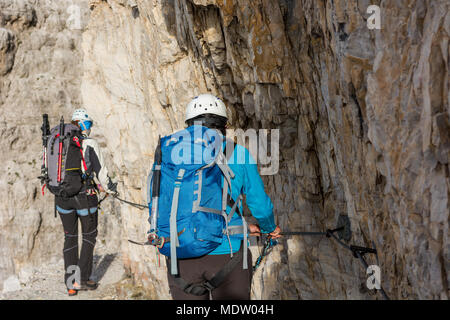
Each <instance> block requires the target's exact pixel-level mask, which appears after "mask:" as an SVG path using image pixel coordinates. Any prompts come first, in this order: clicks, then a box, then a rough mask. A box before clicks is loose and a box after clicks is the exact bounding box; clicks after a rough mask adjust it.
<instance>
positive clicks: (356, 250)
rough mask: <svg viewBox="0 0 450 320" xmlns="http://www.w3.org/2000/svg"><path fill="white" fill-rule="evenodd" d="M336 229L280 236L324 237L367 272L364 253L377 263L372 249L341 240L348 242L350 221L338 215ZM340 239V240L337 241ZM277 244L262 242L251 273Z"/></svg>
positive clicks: (374, 251)
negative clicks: (330, 239) (350, 253)
mask: <svg viewBox="0 0 450 320" xmlns="http://www.w3.org/2000/svg"><path fill="white" fill-rule="evenodd" d="M338 226H339V227H338V228H336V229H333V230H330V229H328V230H327V231H326V232H303V231H298V232H281V233H280V235H282V236H293V235H299V236H326V237H327V238H332V239H334V240H335V241H336V242H337V243H338V244H339V245H341V246H342V247H344V248H345V249H347V250H349V251H351V252H352V254H353V256H354V257H355V258H358V259H359V261H361V263H362V264H363V266H364V268H365V269H366V270H367V269H368V267H369V265H368V264H367V261H366V260H365V259H364V255H365V254H366V253H371V254H375V255H376V258H377V261H378V255H377V250H376V249H374V248H366V247H361V246H355V245H347V244H345V243H344V242H342V240H345V241H349V240H350V237H351V229H350V220H349V219H348V217H347V216H345V215H340V216H339V220H338ZM335 233H338V236H336V235H335ZM339 238H341V239H342V240H341V239H339ZM276 244H277V241H276V240H273V239H272V238H270V237H269V236H267V238H266V240H265V242H264V248H263V250H262V252H261V254H260V256H259V257H258V259H256V263H255V266H254V267H253V271H255V270H256V269H257V268H258V267H259V266H260V264H261V261H262V260H263V259H264V257H266V256H267V255H268V254H269V253H270V252H271V251H272V248H273V247H274V246H275V245H276ZM378 290H379V291H380V292H381V294H382V296H383V297H384V299H386V300H390V299H389V297H388V295H387V294H386V292H385V291H384V289H383V287H381V285H380V289H378Z"/></svg>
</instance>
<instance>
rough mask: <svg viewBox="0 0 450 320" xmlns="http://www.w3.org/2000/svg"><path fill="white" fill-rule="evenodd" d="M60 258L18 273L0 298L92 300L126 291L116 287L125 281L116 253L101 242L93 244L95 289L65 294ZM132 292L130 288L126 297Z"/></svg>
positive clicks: (124, 294)
mask: <svg viewBox="0 0 450 320" xmlns="http://www.w3.org/2000/svg"><path fill="white" fill-rule="evenodd" d="M63 277H64V261H63V259H62V257H61V260H59V261H57V262H49V263H46V264H43V265H40V266H39V267H36V268H34V269H33V270H30V271H28V274H24V275H22V277H21V279H20V280H19V279H18V278H15V279H14V278H11V279H10V280H9V281H8V282H7V284H8V285H6V286H5V287H4V289H3V293H2V294H1V295H0V299H8V300H66V299H67V300H93V299H103V300H111V299H119V298H121V297H122V298H124V297H125V296H126V295H127V293H125V292H124V290H120V288H121V287H124V286H126V285H127V284H128V282H129V278H128V277H127V275H126V273H125V270H124V268H123V263H122V259H121V256H120V254H118V253H117V252H111V251H109V250H108V248H107V247H106V246H105V245H104V244H101V243H100V244H99V245H97V246H96V251H95V256H94V272H93V278H94V279H95V280H97V281H99V287H98V288H97V290H95V291H80V292H79V293H78V295H77V296H75V297H69V296H68V295H67V291H66V287H65V284H64V282H63ZM132 295H133V292H131V291H130V297H131V296H132Z"/></svg>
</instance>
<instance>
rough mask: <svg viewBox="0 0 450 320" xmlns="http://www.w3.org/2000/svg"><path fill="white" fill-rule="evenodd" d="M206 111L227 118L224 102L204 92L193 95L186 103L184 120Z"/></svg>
mask: <svg viewBox="0 0 450 320" xmlns="http://www.w3.org/2000/svg"><path fill="white" fill-rule="evenodd" d="M207 113H210V114H215V115H218V116H221V117H224V118H227V119H228V117H227V107H226V106H225V103H223V101H222V100H220V99H219V98H217V97H216V96H213V95H212V94H209V93H206V94H201V95H199V96H197V97H195V98H194V99H192V100H191V102H189V103H188V105H187V108H186V120H185V121H188V120H190V119H194V118H195V117H198V116H200V115H202V114H207Z"/></svg>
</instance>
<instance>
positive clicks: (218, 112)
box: [168, 94, 281, 300]
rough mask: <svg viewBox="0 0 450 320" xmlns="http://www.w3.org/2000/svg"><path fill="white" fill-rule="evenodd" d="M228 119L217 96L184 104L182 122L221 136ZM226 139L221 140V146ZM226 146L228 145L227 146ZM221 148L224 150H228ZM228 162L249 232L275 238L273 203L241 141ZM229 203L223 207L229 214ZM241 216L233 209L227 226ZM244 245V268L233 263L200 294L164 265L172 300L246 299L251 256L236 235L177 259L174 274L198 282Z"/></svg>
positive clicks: (277, 229) (277, 230) (234, 192)
mask: <svg viewBox="0 0 450 320" xmlns="http://www.w3.org/2000/svg"><path fill="white" fill-rule="evenodd" d="M227 121H228V117H227V113H226V106H225V104H224V103H223V102H222V100H220V99H219V98H217V97H215V96H213V95H210V94H202V95H199V96H198V97H195V98H194V99H193V100H192V101H191V102H190V103H189V104H188V106H187V111H186V124H187V125H188V126H192V125H194V124H195V125H199V124H200V125H202V126H204V127H208V128H211V129H217V130H219V131H220V132H221V133H222V134H223V135H224V136H225V128H226V124H227ZM225 145H227V143H224V146H225ZM227 147H228V146H227ZM228 152H229V151H225V152H224V153H228ZM227 163H228V166H229V167H230V169H231V170H232V171H233V173H234V178H233V179H231V191H232V192H231V198H232V199H233V200H234V201H238V199H239V198H238V197H239V196H240V195H241V194H243V195H245V196H246V204H247V206H248V208H249V209H250V212H251V214H252V215H253V217H255V218H256V220H257V221H258V224H257V225H256V224H249V225H248V230H249V232H250V235H259V234H261V233H267V234H269V237H271V238H272V239H276V238H279V237H280V233H281V229H280V227H278V226H277V225H276V224H275V219H274V215H273V205H272V202H271V200H270V198H269V197H268V195H267V194H266V192H265V191H264V184H263V181H262V179H261V177H260V175H259V172H258V168H257V164H256V162H255V160H254V159H253V158H252V156H251V155H250V152H249V151H248V150H247V149H246V148H245V147H243V146H241V145H236V146H235V148H234V150H233V152H232V154H231V157H230V158H229V159H228V161H227ZM238 206H239V209H240V212H243V211H242V209H243V208H242V201H239V204H238ZM230 211H231V207H230V206H228V207H227V213H228V214H229V213H230ZM242 224H243V222H242V218H241V217H240V216H239V214H238V213H237V212H234V214H233V216H232V218H231V220H230V222H229V226H230V227H231V226H241V225H242ZM244 247H245V249H247V254H246V255H245V254H243V256H244V257H247V264H248V266H249V267H248V268H247V269H244V268H243V266H242V264H239V265H238V266H237V267H235V268H234V269H233V270H232V271H231V272H230V273H229V274H228V275H227V276H226V279H225V280H224V281H222V283H221V285H220V286H219V287H218V288H214V290H212V291H210V292H209V293H206V294H204V295H202V296H198V295H192V294H188V293H186V292H185V290H183V289H182V288H180V285H179V283H177V280H176V277H175V276H173V275H172V274H171V272H170V270H169V269H170V268H168V282H169V287H170V292H171V294H172V297H173V299H175V300H208V299H213V300H229V299H234V300H249V299H250V288H251V280H252V271H253V270H252V267H251V266H252V256H251V253H250V250H249V249H248V248H247V245H243V241H242V239H240V238H236V237H230V238H227V237H224V239H223V241H222V244H220V245H219V246H218V247H217V248H216V249H214V250H213V251H212V252H210V253H209V254H208V255H205V256H202V257H199V258H190V259H179V260H178V272H179V274H178V276H177V277H178V278H182V279H184V281H185V282H186V283H201V282H202V281H205V279H211V278H213V277H214V275H215V274H217V273H218V272H220V271H221V269H222V268H223V267H224V265H226V264H227V262H228V261H230V253H231V252H232V253H233V254H237V253H238V252H239V251H241V250H244Z"/></svg>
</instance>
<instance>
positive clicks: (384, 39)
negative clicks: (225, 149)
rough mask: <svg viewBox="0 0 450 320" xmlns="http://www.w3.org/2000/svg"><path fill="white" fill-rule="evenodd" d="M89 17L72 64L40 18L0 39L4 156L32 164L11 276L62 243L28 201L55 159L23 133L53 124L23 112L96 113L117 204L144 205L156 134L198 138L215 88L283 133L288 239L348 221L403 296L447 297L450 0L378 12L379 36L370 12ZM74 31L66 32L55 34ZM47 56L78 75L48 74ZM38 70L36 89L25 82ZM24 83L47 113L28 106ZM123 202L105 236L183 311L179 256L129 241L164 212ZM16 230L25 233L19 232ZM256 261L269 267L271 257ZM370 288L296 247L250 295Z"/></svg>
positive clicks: (172, 10) (233, 111)
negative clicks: (198, 124)
mask: <svg viewBox="0 0 450 320" xmlns="http://www.w3.org/2000/svg"><path fill="white" fill-rule="evenodd" d="M1 3H2V2H0V4H1ZM79 4H80V6H81V7H82V8H89V9H90V13H87V14H86V15H88V14H89V15H90V18H89V19H88V18H86V20H85V21H86V23H87V24H86V25H84V26H83V28H82V30H80V31H79V33H76V32H75V33H74V32H72V33H70V34H67V35H65V36H62V35H61V37H60V38H58V39H64V41H65V42H64V43H67V41H68V40H67V39H69V38H70V39H73V40H72V42H70V41H69V43H72V45H71V46H69V48H71V49H70V50H69V49H66V51H63V52H60V54H56V53H57V52H58V50H57V48H58V47H57V46H56V44H57V43H58V42H57V41H50V40H47V41H43V42H40V41H37V40H36V39H35V38H34V37H31V36H30V34H31V32H34V31H35V32H37V31H39V32H42V30H45V25H46V24H45V23H44V22H43V21H44V20H45V19H44V20H43V19H39V14H38V11H37V10H38V9H37V7H29V8H32V9H30V10H31V11H29V13H28V14H24V15H21V16H20V18H11V16H14V15H11V16H7V17H6V18H2V20H0V22H1V23H2V25H3V26H4V28H5V29H6V31H5V30H3V29H0V77H1V78H0V80H1V82H0V104H1V105H2V109H1V112H2V117H4V120H2V121H3V122H4V123H5V127H4V128H3V129H2V139H1V141H2V142H1V143H2V146H5V148H9V149H8V150H11V151H12V152H15V153H16V154H18V159H16V161H17V164H16V163H14V162H13V161H12V160H9V159H10V158H8V157H6V158H4V163H7V164H8V165H9V166H10V168H12V169H8V170H12V171H8V173H10V175H9V177H11V179H12V180H7V178H6V176H5V174H8V173H4V174H3V175H4V178H2V189H1V191H0V192H1V193H2V195H3V196H4V197H6V195H7V194H12V195H13V197H11V196H10V197H9V199H10V200H9V201H8V202H4V204H3V205H2V206H3V207H2V220H1V225H2V227H3V226H7V228H9V229H8V230H11V231H8V236H5V235H3V234H4V233H3V234H2V235H1V237H2V238H0V239H1V241H2V242H1V244H2V246H1V248H2V250H10V249H5V248H9V247H10V246H11V244H14V243H15V244H16V245H17V244H20V245H21V249H20V250H23V253H20V250H19V251H17V250H16V253H15V254H14V255H12V254H11V251H7V252H5V253H3V252H2V258H1V259H2V261H1V262H2V264H1V265H0V267H1V268H2V269H1V270H2V272H1V273H0V275H1V277H3V279H6V278H8V276H9V275H8V274H7V273H9V274H11V273H18V270H20V267H21V264H22V263H23V261H25V258H24V257H25V256H26V255H27V254H28V255H29V254H30V252H31V253H33V252H36V253H42V252H46V249H47V248H45V249H44V248H43V247H44V243H48V242H46V241H51V238H49V237H55V235H53V236H51V235H52V234H53V233H54V232H53V233H52V232H50V231H49V232H46V233H45V234H43V232H42V230H41V229H42V226H44V225H47V226H48V228H49V229H52V230H53V229H56V228H57V223H56V222H46V220H45V219H48V220H50V221H52V219H51V214H48V213H49V212H48V211H51V207H50V206H49V205H47V207H45V206H44V205H43V201H42V200H41V199H29V197H31V196H30V195H33V194H35V195H36V194H37V193H38V191H37V189H36V188H37V185H36V182H35V181H34V180H33V182H31V181H32V179H34V175H35V172H38V171H39V164H34V166H31V165H30V166H31V167H30V168H29V169H27V170H28V171H26V172H25V171H24V168H25V167H27V165H26V161H29V159H30V158H31V156H30V155H31V154H32V153H33V154H38V153H39V147H38V143H37V142H36V144H34V145H31V144H29V143H28V140H25V139H23V138H22V137H23V136H27V135H31V134H34V136H36V137H37V136H39V131H38V130H39V129H38V125H34V123H33V124H30V122H31V121H28V124H27V125H25V124H22V123H23V122H21V121H22V116H23V113H19V112H17V111H16V109H18V108H19V105H18V102H19V101H27V103H28V104H29V106H28V108H27V109H26V110H32V111H30V112H33V115H34V116H35V117H37V116H38V115H39V114H40V112H42V111H44V110H45V109H44V108H43V106H44V105H46V106H47V107H48V106H51V105H54V106H55V107H54V109H52V112H53V114H54V115H55V116H56V115H57V114H58V112H59V113H61V112H65V114H70V110H71V109H72V108H73V107H75V106H77V105H83V106H84V107H85V108H87V109H88V111H89V112H90V114H91V115H92V117H93V118H94V119H95V122H96V126H95V132H96V133H97V134H98V136H99V137H100V138H101V139H102V140H103V141H104V142H105V144H104V146H105V154H106V155H107V157H108V161H109V165H110V166H111V169H110V170H111V171H114V172H115V174H116V179H117V180H119V181H121V186H120V189H119V192H120V193H121V195H122V196H123V197H124V198H127V199H129V200H132V201H134V202H143V201H144V200H143V199H145V180H146V175H147V174H148V171H149V168H150V166H151V164H152V160H153V152H154V149H155V144H156V142H157V137H158V135H165V134H169V133H171V132H173V131H175V130H177V129H180V128H182V127H183V126H184V124H183V117H184V107H185V105H186V104H187V102H188V101H189V100H190V99H191V98H192V97H194V96H195V95H197V94H199V93H203V92H207V91H209V92H212V93H214V94H216V95H218V96H219V97H221V98H223V100H224V101H225V102H226V104H227V106H228V107H229V113H230V117H231V122H232V124H233V126H234V127H235V128H243V129H250V128H252V129H279V130H280V163H279V171H278V173H277V174H275V175H268V176H265V177H264V181H265V184H266V190H267V192H268V193H269V194H270V195H271V198H272V200H273V203H274V208H275V215H276V220H277V223H278V224H279V225H280V226H281V228H282V229H284V230H305V231H309V230H311V231H315V230H324V229H327V228H334V227H335V226H336V221H337V219H338V217H339V216H340V215H341V214H345V215H348V217H349V219H350V221H351V226H352V239H351V241H350V242H351V244H356V245H360V246H368V247H373V246H375V247H376V248H377V250H378V253H379V254H378V259H379V262H377V261H376V259H375V258H374V257H373V256H369V255H368V256H367V259H368V261H369V264H378V263H379V266H380V268H381V271H382V272H381V282H382V285H383V287H384V288H385V290H386V292H387V293H388V295H389V296H390V297H391V298H397V299H418V298H420V299H448V294H449V293H448V286H449V281H450V279H449V276H448V271H449V263H448V261H450V259H449V249H450V248H449V240H448V219H449V218H448V213H449V203H448V198H449V185H450V181H449V167H448V156H449V150H450V137H449V132H450V130H449V129H450V126H449V96H448V85H449V84H448V78H449V77H448V76H449V75H448V70H449V51H448V49H449V45H448V44H449V42H448V40H449V33H450V15H449V13H448V12H450V10H449V9H450V5H449V4H448V1H439V0H437V1H430V2H424V1H412V0H410V1H401V2H398V1H397V2H394V1H377V3H376V4H378V5H379V8H380V18H381V29H380V30H377V29H375V30H371V29H369V28H368V22H369V24H370V22H371V21H373V19H372V18H371V17H370V16H371V14H369V13H367V9H368V7H369V5H370V4H371V3H370V2H369V1H364V0H358V1H341V0H339V1H337V0H335V1H307V0H298V1H286V0H278V1H269V0H257V1H236V0H227V1H224V0H154V1H144V0H129V1H126V0H108V1H101V0H91V1H90V2H89V5H88V4H86V3H85V2H84V1H80V3H79ZM7 7H8V5H7V4H6V5H5V4H3V7H1V6H0V8H7ZM38 7H39V6H38ZM27 8H28V7H27ZM33 10H34V11H33ZM39 10H41V11H42V10H43V8H39ZM21 12H22V11H21ZM27 12H28V11H27ZM30 12H31V13H30ZM33 12H34V13H33ZM375 14H376V13H375ZM1 16H2V15H1V14H0V17H1ZM3 16H5V15H3ZM8 17H9V18H8ZM30 17H31V18H30ZM5 21H6V22H5ZM45 21H48V23H50V21H55V19H47V20H45ZM87 21H88V22H87ZM5 26H6V27H5ZM61 32H64V30H63V29H58V33H56V31H55V30H53V34H52V37H56V36H55V34H56V35H57V34H60V33H61ZM48 37H50V36H48ZM18 39H22V40H21V44H20V45H18ZM61 41H63V40H61ZM35 42H39V44H40V45H41V47H39V48H43V49H40V52H39V53H38V52H36V55H34V56H32V55H31V51H30V50H28V51H27V50H26V46H33V44H34V43H35ZM44 44H45V46H48V47H45V46H44ZM34 45H35V46H36V45H37V44H34ZM65 48H67V47H65ZM81 53H82V54H81ZM49 54H52V55H53V59H55V61H58V63H60V64H64V63H68V64H71V65H70V67H67V68H66V69H64V68H62V69H58V68H50V69H46V70H45V71H44V70H42V71H38V70H40V69H38V66H39V65H42V64H44V62H43V61H44V60H45V61H49V60H48V58H46V59H44V58H43V57H45V55H49ZM25 56H27V57H28V58H27V59H33V60H27V59H25ZM55 56H56V57H55ZM20 57H23V58H20ZM58 57H59V58H58ZM71 57H73V58H71ZM18 58H19V60H18ZM11 61H12V62H11ZM27 61H28V63H27ZM31 61H33V63H31ZM39 61H42V63H39ZM64 61H65V62H64ZM55 63H56V62H55ZM36 74H42V77H43V79H45V80H44V81H47V82H43V83H42V82H39V79H37V80H36ZM29 75H33V77H34V78H33V82H24V81H23V79H24V78H25V79H26V78H27V77H28V76H29ZM52 77H55V78H56V79H55V78H52ZM49 78H50V79H49ZM69 79H70V80H69ZM19 80H20V81H19ZM50 80H51V82H49V81H50ZM30 81H31V80H30ZM41 81H43V80H41ZM24 83H26V86H27V87H31V86H30V84H31V85H34V87H35V88H36V90H35V91H33V93H39V94H40V96H41V97H42V98H41V99H43V100H44V99H45V102H44V101H41V100H32V99H31V98H29V99H27V98H25V97H24V96H23V95H24V94H25V93H24V92H23V90H21V88H23V87H24ZM49 83H58V84H59V83H63V85H62V86H60V87H61V88H64V90H65V91H64V92H65V93H64V94H61V96H54V95H52V94H51V93H52V92H53V91H51V90H48V92H46V91H45V89H44V88H46V87H47V86H48V87H50V86H49V85H48V84H49ZM5 88H7V89H5ZM67 91H69V92H71V93H70V94H69V93H67ZM14 92H20V95H21V96H19V93H16V94H14ZM30 95H31V92H30ZM69 97H70V98H69ZM48 100H50V101H48ZM32 101H35V102H34V103H32ZM61 101H63V102H61ZM67 101H71V105H69V104H68V103H67ZM33 104H34V105H37V106H34V107H32V105H33ZM11 105H13V106H15V105H17V106H18V107H17V108H12V109H11V108H8V106H11ZM58 107H59V109H58ZM52 108H53V107H52ZM34 119H36V118H34ZM34 119H33V121H34ZM6 120H8V121H6ZM11 120H12V121H11ZM30 120H31V118H30ZM19 132H20V133H22V134H21V135H18V134H17V133H19ZM24 133H25V135H24ZM16 138H17V140H15V139H16ZM38 140H39V139H36V141H38ZM19 152H20V153H19ZM19 155H20V157H23V160H22V161H19V158H20V157H19ZM4 157H5V155H4ZM19 168H20V171H19ZM14 170H18V173H19V175H20V179H19V177H15V176H14ZM11 172H12V173H11ZM22 172H23V177H22ZM5 178H6V179H5ZM24 179H29V180H30V183H27V184H23V181H24ZM7 181H11V182H12V184H8V182H7ZM26 188H29V189H30V190H27V191H26V190H25V189H26ZM33 190H34V191H33ZM33 192H34V193H33ZM109 204H110V205H111V206H112V207H113V208H112V209H111V210H112V211H113V212H116V213H117V214H116V215H117V216H118V217H119V218H120V220H117V221H118V222H117V223H116V224H115V225H117V224H118V223H119V222H120V226H121V230H120V232H117V233H116V234H112V235H111V233H107V235H108V236H109V237H111V239H115V240H117V239H119V240H120V242H121V249H122V254H123V256H124V264H125V266H126V268H127V269H128V270H129V271H130V272H131V273H132V274H133V275H134V278H135V279H136V280H137V281H139V282H141V283H143V284H144V286H145V287H146V288H148V290H149V291H150V292H151V293H152V295H153V296H154V297H155V298H158V299H167V298H169V297H170V296H169V292H168V288H167V286H166V277H165V267H164V259H162V258H161V259H160V258H159V257H158V256H157V255H156V253H155V250H154V249H153V248H148V247H137V246H133V245H131V244H129V243H128V242H127V241H126V240H127V239H140V238H141V239H142V238H143V237H145V233H146V231H147V229H148V223H147V218H148V212H146V211H139V210H137V209H135V208H131V207H128V206H124V205H120V206H119V204H118V203H117V202H115V201H111V202H110V203H109ZM22 206H23V207H22ZM41 220H42V222H39V221H41ZM49 224H50V225H49ZM36 226H38V227H36ZM17 227H20V228H21V230H23V236H22V235H13V231H12V230H14V228H17ZM115 230H117V229H115ZM53 231H55V230H53ZM55 232H56V231H55ZM119 234H120V236H119ZM32 235H38V236H32ZM27 239H28V240H27ZM33 239H39V242H38V244H39V245H40V246H41V247H39V249H38V248H35V247H33V244H34V242H33V241H34V240H33ZM27 241H28V242H27ZM26 243H31V244H30V245H28V246H27V245H26ZM34 246H36V245H34ZM24 248H25V249H24ZM252 250H253V253H254V254H253V255H254V257H255V258H256V257H257V256H258V248H257V247H256V246H253V247H252ZM47 252H48V253H47V255H48V256H51V254H52V253H54V252H53V251H52V252H49V250H47ZM4 257H7V258H4ZM8 259H10V260H8ZM159 259H160V264H161V265H160V266H158V260H159ZM31 263H39V260H38V259H37V258H34V260H33V259H32V260H31ZM366 280H367V275H366V270H364V269H363V267H362V266H361V265H360V264H359V261H358V260H357V259H354V258H353V256H352V254H351V253H350V252H348V251H346V250H344V249H342V248H341V247H340V246H339V245H338V244H336V243H335V242H332V241H330V240H328V239H325V238H307V237H301V238H300V237H289V238H287V239H284V240H282V241H281V242H280V244H279V245H278V246H276V247H275V248H274V250H273V251H272V253H271V254H270V255H269V256H267V258H266V259H265V261H264V263H263V265H262V266H261V267H260V268H259V269H258V270H257V272H256V273H255V275H254V281H253V290H252V296H253V298H255V299H324V298H327V299H374V298H378V297H379V296H377V295H375V294H374V293H373V292H372V291H370V290H368V289H367V288H366ZM10 282H11V281H10Z"/></svg>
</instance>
